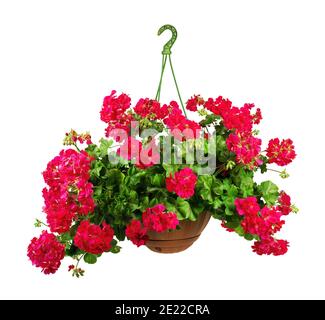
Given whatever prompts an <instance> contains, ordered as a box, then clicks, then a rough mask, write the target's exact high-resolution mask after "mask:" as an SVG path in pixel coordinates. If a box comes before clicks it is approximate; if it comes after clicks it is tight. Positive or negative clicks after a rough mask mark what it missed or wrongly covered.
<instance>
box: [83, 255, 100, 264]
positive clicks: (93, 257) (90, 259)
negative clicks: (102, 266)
mask: <svg viewBox="0 0 325 320" xmlns="http://www.w3.org/2000/svg"><path fill="white" fill-rule="evenodd" d="M84 261H85V262H86V263H89V264H94V263H96V262H97V256H96V255H94V254H91V253H86V254H85V255H84Z"/></svg>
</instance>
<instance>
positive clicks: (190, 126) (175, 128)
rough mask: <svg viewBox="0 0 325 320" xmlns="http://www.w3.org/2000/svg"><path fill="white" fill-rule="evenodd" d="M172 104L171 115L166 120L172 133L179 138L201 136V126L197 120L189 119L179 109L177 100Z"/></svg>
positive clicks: (181, 139)
mask: <svg viewBox="0 0 325 320" xmlns="http://www.w3.org/2000/svg"><path fill="white" fill-rule="evenodd" d="M170 105H171V106H172V108H171V112H170V113H169V116H168V117H167V118H166V119H165V120H164V123H165V124H166V126H167V127H168V128H169V129H170V131H171V134H172V135H173V136H174V137H175V138H176V139H178V140H180V141H183V140H184V139H196V138H198V137H199V136H200V131H201V129H202V128H201V126H200V125H199V124H198V123H196V122H195V121H192V120H188V119H187V118H186V117H185V116H184V115H183V114H182V111H181V110H180V109H179V106H178V104H177V103H176V102H175V101H172V102H171V103H170Z"/></svg>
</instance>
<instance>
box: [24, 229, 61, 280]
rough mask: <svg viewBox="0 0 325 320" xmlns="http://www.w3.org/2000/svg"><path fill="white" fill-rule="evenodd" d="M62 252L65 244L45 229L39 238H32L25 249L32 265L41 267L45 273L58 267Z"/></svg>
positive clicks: (53, 271)
mask: <svg viewBox="0 0 325 320" xmlns="http://www.w3.org/2000/svg"><path fill="white" fill-rule="evenodd" d="M64 252H65V246H64V245H63V244H61V243H60V242H59V241H58V240H57V239H56V237H55V235H54V234H52V233H48V232H47V231H43V232H42V234H41V235H40V237H39V238H33V239H32V241H31V243H30V245H29V246H28V249H27V255H28V257H29V259H30V260H31V261H32V263H33V265H34V266H36V267H39V268H42V272H44V273H45V274H50V273H55V272H56V271H57V270H58V269H59V267H60V265H61V260H62V259H63V258H64Z"/></svg>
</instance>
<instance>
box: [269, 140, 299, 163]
mask: <svg viewBox="0 0 325 320" xmlns="http://www.w3.org/2000/svg"><path fill="white" fill-rule="evenodd" d="M294 148H295V147H294V145H293V142H292V140H291V139H283V140H282V141H281V142H280V140H279V139H278V138H275V139H271V140H270V141H269V145H268V147H267V149H266V152H267V153H266V155H267V156H268V158H269V163H276V164H277V165H279V166H286V165H287V164H289V163H291V162H292V160H293V159H294V158H295V157H296V152H295V150H294Z"/></svg>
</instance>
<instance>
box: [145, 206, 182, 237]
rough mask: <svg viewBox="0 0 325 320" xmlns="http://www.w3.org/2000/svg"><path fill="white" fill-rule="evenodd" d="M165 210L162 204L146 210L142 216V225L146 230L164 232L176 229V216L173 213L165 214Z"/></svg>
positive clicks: (177, 222)
mask: <svg viewBox="0 0 325 320" xmlns="http://www.w3.org/2000/svg"><path fill="white" fill-rule="evenodd" d="M165 211H166V208H165V206H164V205H162V204H157V205H156V206H154V207H153V208H148V209H147V210H146V211H145V212H143V214H142V221H143V225H144V226H145V227H146V228H147V229H148V230H153V231H156V232H164V231H166V230H172V229H176V227H177V225H178V224H179V221H178V219H177V215H176V214H175V213H173V212H165Z"/></svg>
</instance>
